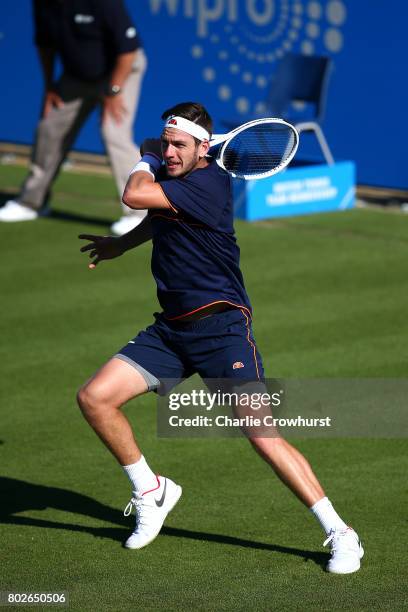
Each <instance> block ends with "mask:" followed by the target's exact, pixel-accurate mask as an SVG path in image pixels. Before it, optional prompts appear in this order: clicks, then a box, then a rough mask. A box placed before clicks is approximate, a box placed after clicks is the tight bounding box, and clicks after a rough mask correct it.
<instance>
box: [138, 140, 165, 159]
mask: <svg viewBox="0 0 408 612" xmlns="http://www.w3.org/2000/svg"><path fill="white" fill-rule="evenodd" d="M145 153H153V154H154V155H157V157H160V159H162V158H163V156H162V150H161V140H160V138H145V139H144V141H143V142H142V144H141V147H140V154H141V155H144V154H145Z"/></svg>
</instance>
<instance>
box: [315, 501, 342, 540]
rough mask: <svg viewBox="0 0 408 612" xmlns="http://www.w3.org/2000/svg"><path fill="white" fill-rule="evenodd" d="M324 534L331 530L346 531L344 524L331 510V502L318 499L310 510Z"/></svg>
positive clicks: (332, 509) (333, 510)
mask: <svg viewBox="0 0 408 612" xmlns="http://www.w3.org/2000/svg"><path fill="white" fill-rule="evenodd" d="M310 511H311V512H313V514H314V515H315V517H316V518H317V520H318V521H319V523H320V524H321V526H322V527H323V529H324V530H325V532H326V534H327V535H329V533H330V532H331V531H332V530H337V531H343V530H344V529H347V525H346V523H345V522H344V521H343V520H342V519H341V518H340V517H339V515H338V514H337V512H336V511H335V509H334V508H333V506H332V504H331V501H330V500H329V499H328V498H327V497H323V498H322V499H319V501H318V502H316V503H315V504H314V505H313V506H312V507H311V508H310Z"/></svg>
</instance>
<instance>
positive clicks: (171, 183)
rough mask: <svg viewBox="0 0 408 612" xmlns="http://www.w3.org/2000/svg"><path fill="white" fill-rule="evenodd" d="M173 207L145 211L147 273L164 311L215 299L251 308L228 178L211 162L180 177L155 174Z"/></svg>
mask: <svg viewBox="0 0 408 612" xmlns="http://www.w3.org/2000/svg"><path fill="white" fill-rule="evenodd" d="M157 182H158V183H159V184H160V186H161V188H162V189H163V192H164V193H165V195H166V197H167V199H168V200H169V202H170V203H171V205H172V207H173V208H172V209H169V210H167V209H160V210H157V209H156V210H152V209H151V210H150V211H149V217H150V220H151V224H152V229H153V252H152V272H153V276H154V278H155V280H156V283H157V296H158V299H159V302H160V305H161V307H162V308H163V312H164V315H165V316H166V317H168V318H170V319H175V318H182V317H183V316H185V315H187V314H190V313H192V312H194V311H196V310H199V309H201V308H204V307H205V306H209V305H210V304H214V303H217V302H227V303H229V304H231V305H233V306H237V307H242V308H245V309H247V311H249V314H250V312H251V305H250V302H249V298H248V296H247V293H246V291H245V287H244V281H243V277H242V273H241V270H240V268H239V255H240V252H239V247H238V245H237V242H236V238H235V234H234V227H233V200H232V181H231V177H230V176H229V174H227V173H226V172H225V171H224V170H221V168H220V167H219V166H218V165H217V163H216V162H215V161H211V163H210V164H209V165H208V166H207V167H206V168H198V169H196V170H194V171H193V172H191V173H190V174H189V175H188V176H186V177H182V178H168V177H167V176H166V175H164V173H163V175H161V174H159V176H158V178H157Z"/></svg>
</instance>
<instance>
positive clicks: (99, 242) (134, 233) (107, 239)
mask: <svg viewBox="0 0 408 612" xmlns="http://www.w3.org/2000/svg"><path fill="white" fill-rule="evenodd" d="M78 238H80V239H81V240H90V242H89V243H88V244H86V245H85V246H83V247H81V253H85V252H87V251H90V253H89V257H90V258H91V259H92V261H91V263H90V264H89V265H88V268H89V269H90V270H93V269H94V268H95V267H96V266H97V265H98V263H99V262H100V261H103V260H104V259H115V258H116V257H120V256H121V255H123V253H125V252H126V251H129V250H130V249H134V248H135V247H138V246H140V245H141V244H144V243H145V242H147V241H148V240H151V238H152V228H151V224H150V219H149V218H148V217H145V218H144V219H143V221H142V222H141V223H140V224H139V225H138V226H137V227H135V228H133V229H132V230H131V231H130V232H128V233H127V234H124V235H123V236H95V235H94V234H80V235H79V236H78Z"/></svg>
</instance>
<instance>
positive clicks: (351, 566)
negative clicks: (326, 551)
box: [323, 527, 364, 574]
mask: <svg viewBox="0 0 408 612" xmlns="http://www.w3.org/2000/svg"><path fill="white" fill-rule="evenodd" d="M329 543H330V548H331V559H330V561H329V562H328V564H327V567H326V569H327V571H328V572H331V573H332V574H352V573H353V572H357V570H359V569H360V559H362V558H363V555H364V549H363V547H362V545H361V542H360V540H359V538H358V535H357V534H356V532H355V531H354V529H352V528H351V527H347V529H344V530H343V531H335V530H332V531H331V532H330V534H329V537H328V538H327V540H326V541H325V542H324V543H323V546H326V545H327V544H329Z"/></svg>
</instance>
